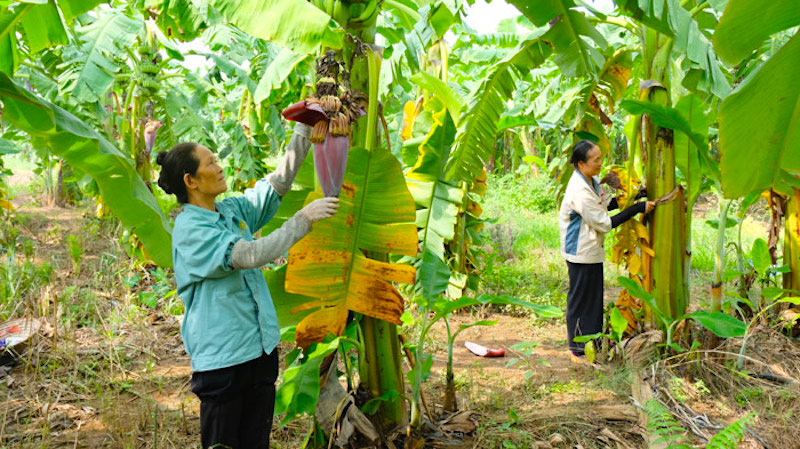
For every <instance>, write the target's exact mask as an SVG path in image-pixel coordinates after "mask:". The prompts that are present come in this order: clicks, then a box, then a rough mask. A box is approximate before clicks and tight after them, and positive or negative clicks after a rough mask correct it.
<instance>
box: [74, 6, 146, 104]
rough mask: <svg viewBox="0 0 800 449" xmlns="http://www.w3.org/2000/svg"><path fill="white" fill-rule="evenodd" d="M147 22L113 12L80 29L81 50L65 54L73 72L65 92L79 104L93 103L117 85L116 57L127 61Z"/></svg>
mask: <svg viewBox="0 0 800 449" xmlns="http://www.w3.org/2000/svg"><path fill="white" fill-rule="evenodd" d="M142 27H144V22H143V21H141V20H138V19H132V18H130V17H128V16H126V15H125V14H123V13H122V12H120V11H117V10H110V11H107V12H105V13H103V14H101V15H100V17H99V18H98V19H97V21H95V22H93V23H91V24H89V25H86V26H82V27H78V30H77V33H78V36H79V39H80V41H81V45H80V51H75V52H73V53H72V54H71V55H69V56H67V55H65V59H66V60H67V63H68V64H69V65H70V67H69V69H67V70H65V71H64V72H63V73H62V74H61V76H60V81H61V83H62V84H63V85H64V91H65V92H66V93H71V94H72V96H74V97H75V99H77V100H78V101H79V102H82V103H90V102H94V101H97V99H98V98H100V97H102V96H103V95H105V94H106V93H107V92H108V90H109V89H111V86H113V84H114V73H116V72H117V71H118V70H119V69H120V66H119V63H117V62H114V57H115V56H116V57H117V58H121V59H126V58H127V50H128V48H130V47H131V46H132V45H133V44H134V43H135V42H136V36H137V35H138V34H139V32H140V31H141V29H142Z"/></svg>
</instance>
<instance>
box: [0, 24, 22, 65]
mask: <svg viewBox="0 0 800 449" xmlns="http://www.w3.org/2000/svg"><path fill="white" fill-rule="evenodd" d="M19 18H20V12H19V10H17V11H15V12H14V13H12V12H10V11H8V10H6V11H3V12H2V13H0V72H3V73H8V74H13V73H14V72H15V71H16V70H17V66H19V54H18V53H17V33H16V31H15V30H16V25H17V22H19Z"/></svg>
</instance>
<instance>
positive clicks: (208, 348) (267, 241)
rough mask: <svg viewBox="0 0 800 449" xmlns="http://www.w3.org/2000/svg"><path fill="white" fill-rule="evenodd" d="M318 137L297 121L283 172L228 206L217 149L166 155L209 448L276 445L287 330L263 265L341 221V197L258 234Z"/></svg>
mask: <svg viewBox="0 0 800 449" xmlns="http://www.w3.org/2000/svg"><path fill="white" fill-rule="evenodd" d="M309 131H310V128H309V127H308V126H306V125H303V124H298V125H297V126H296V127H295V131H294V134H293V135H292V138H291V140H290V142H289V145H288V147H287V150H286V155H285V156H284V157H283V158H282V159H281V161H280V163H279V165H278V167H277V168H276V170H275V171H274V172H272V173H270V174H269V175H268V176H267V177H266V178H265V179H262V180H260V181H258V182H257V183H256V185H255V186H254V187H253V188H251V189H247V190H246V191H245V192H244V195H241V196H237V197H230V198H225V199H223V200H222V201H216V197H217V196H218V195H219V194H221V193H223V192H225V191H226V190H227V189H228V186H227V184H226V182H225V177H224V175H223V172H222V167H220V166H219V164H218V163H217V159H216V156H215V155H214V154H213V153H212V152H211V151H210V150H209V149H208V148H206V147H204V146H202V145H199V144H196V143H182V144H179V145H176V146H175V147H174V148H172V149H171V150H170V151H169V152H161V153H160V154H159V155H158V159H157V162H158V164H159V165H161V174H160V177H159V180H158V185H159V186H160V187H161V188H162V189H163V190H164V191H165V192H167V193H168V194H174V195H175V196H176V198H177V200H178V202H179V203H181V204H183V211H182V212H181V213H180V214H179V215H178V217H177V218H176V219H175V226H174V228H173V231H172V257H173V265H174V267H175V281H176V284H177V293H178V295H179V296H180V298H181V299H182V301H183V303H184V306H185V310H186V312H185V315H184V319H183V325H182V327H181V336H182V337H183V341H184V344H185V346H186V352H187V353H188V354H189V356H190V357H191V360H192V371H193V373H192V381H191V386H192V391H193V392H194V393H195V394H196V395H197V396H198V397H199V398H200V433H201V440H202V444H203V448H204V449H205V448H209V447H214V446H217V447H228V448H232V449H240V448H241V449H250V448H259V449H262V448H263V449H267V448H269V435H270V430H271V427H272V414H273V410H274V405H275V380H276V378H277V375H278V352H277V345H278V341H279V340H280V332H279V329H278V322H277V317H276V314H275V307H274V306H273V304H272V298H271V297H270V294H269V290H268V289H267V285H266V282H265V281H264V275H263V273H262V272H261V266H263V265H264V264H265V263H267V262H270V261H272V260H274V259H275V258H277V257H279V256H281V255H282V254H284V253H285V252H286V251H287V250H288V249H289V248H290V247H291V246H292V245H294V244H295V243H296V242H297V241H299V240H300V239H301V238H302V237H303V236H305V235H306V234H307V233H308V232H309V231H311V223H313V222H315V221H318V220H321V219H324V218H328V217H330V216H332V215H333V214H335V213H336V210H337V209H338V207H339V203H338V199H337V198H322V199H318V200H316V201H313V202H311V203H310V204H308V205H307V206H306V207H304V208H303V209H302V210H301V211H299V212H298V213H297V214H295V216H294V217H292V218H291V219H289V220H287V221H286V223H284V224H283V226H281V228H280V229H278V230H276V231H274V232H272V233H270V234H269V235H267V236H264V237H261V238H259V239H257V240H254V239H253V234H254V233H256V232H258V231H259V230H260V229H261V228H262V227H263V226H264V225H265V224H266V223H267V222H268V221H269V220H270V219H271V218H272V217H273V216H274V215H275V212H276V211H277V209H278V206H279V205H280V202H281V197H282V196H283V195H284V194H286V192H288V191H289V190H290V189H291V185H292V181H293V180H294V178H295V176H296V175H297V171H298V169H299V168H300V165H301V164H302V162H303V160H304V159H305V157H306V154H307V153H308V148H309V141H308V135H309Z"/></svg>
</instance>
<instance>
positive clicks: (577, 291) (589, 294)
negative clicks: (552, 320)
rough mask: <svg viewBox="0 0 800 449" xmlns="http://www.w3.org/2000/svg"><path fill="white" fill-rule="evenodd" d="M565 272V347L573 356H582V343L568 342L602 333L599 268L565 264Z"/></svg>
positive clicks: (580, 264)
mask: <svg viewBox="0 0 800 449" xmlns="http://www.w3.org/2000/svg"><path fill="white" fill-rule="evenodd" d="M567 268H568V270H569V293H568V294H567V344H568V345H569V349H570V350H571V351H572V353H573V354H575V355H583V347H584V343H575V342H574V341H572V339H573V338H575V337H576V336H578V335H591V334H596V333H598V332H602V331H603V264H602V263H591V264H583V263H572V262H567Z"/></svg>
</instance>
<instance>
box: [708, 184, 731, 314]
mask: <svg viewBox="0 0 800 449" xmlns="http://www.w3.org/2000/svg"><path fill="white" fill-rule="evenodd" d="M717 198H718V200H719V206H720V209H719V223H718V226H717V242H716V245H715V246H714V281H713V282H712V284H711V311H712V312H719V311H720V310H722V274H723V272H724V271H725V229H726V226H725V225H726V222H727V221H728V208H729V206H730V204H731V201H732V200H725V198H724V197H723V196H722V190H718V191H717Z"/></svg>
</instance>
